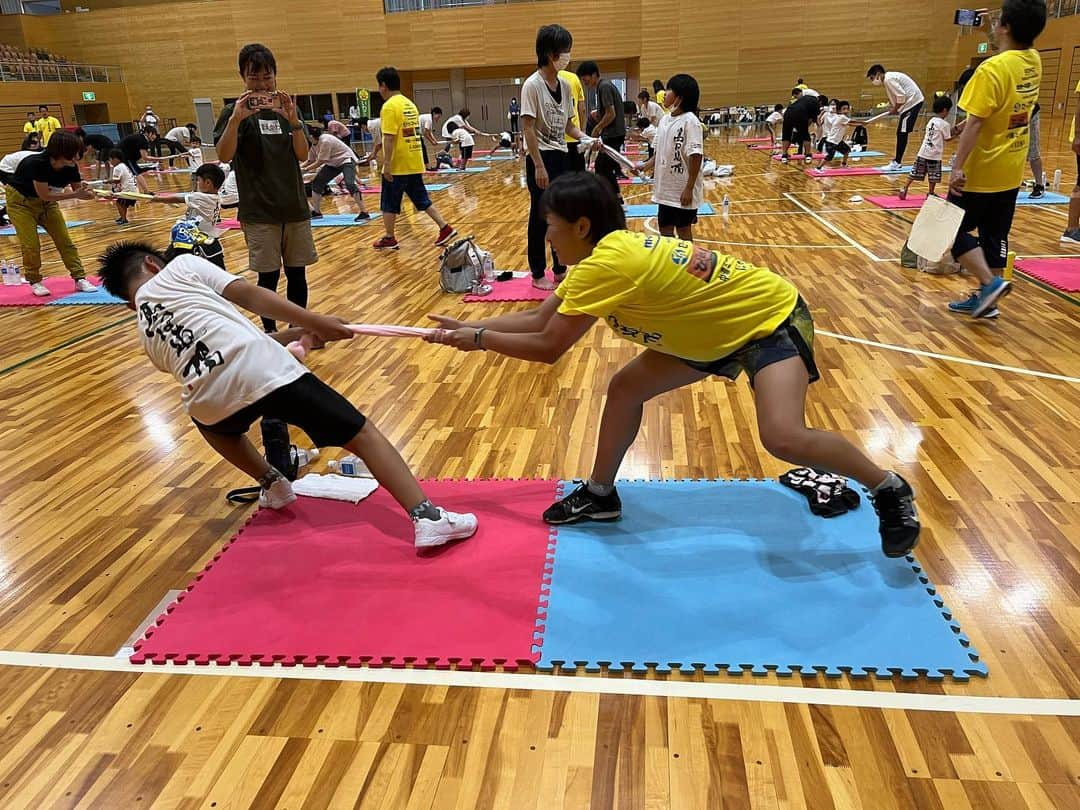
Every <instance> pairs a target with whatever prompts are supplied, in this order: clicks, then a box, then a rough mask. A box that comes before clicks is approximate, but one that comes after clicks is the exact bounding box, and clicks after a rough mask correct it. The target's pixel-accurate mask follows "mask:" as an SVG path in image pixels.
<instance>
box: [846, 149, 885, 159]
mask: <svg viewBox="0 0 1080 810" xmlns="http://www.w3.org/2000/svg"><path fill="white" fill-rule="evenodd" d="M837 154H839V152H838V153H837ZM864 157H885V153H884V152H874V151H873V150H871V151H869V152H852V153H851V154H850V155H848V160H850V159H851V158H864Z"/></svg>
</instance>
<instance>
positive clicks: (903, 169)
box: [875, 163, 952, 174]
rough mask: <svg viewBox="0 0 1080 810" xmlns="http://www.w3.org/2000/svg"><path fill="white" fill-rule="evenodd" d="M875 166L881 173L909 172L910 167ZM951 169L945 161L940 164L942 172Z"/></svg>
mask: <svg viewBox="0 0 1080 810" xmlns="http://www.w3.org/2000/svg"><path fill="white" fill-rule="evenodd" d="M875 168H876V169H877V170H878V171H879V172H881V173H882V174H911V169H912V167H911V166H901V167H900V168H899V169H890V168H888V166H887V165H886V166H877V167H875ZM951 171H952V166H950V165H949V164H947V163H945V164H942V166H941V172H942V174H948V173H949V172H951Z"/></svg>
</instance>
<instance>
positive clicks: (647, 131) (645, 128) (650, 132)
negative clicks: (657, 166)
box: [626, 101, 666, 160]
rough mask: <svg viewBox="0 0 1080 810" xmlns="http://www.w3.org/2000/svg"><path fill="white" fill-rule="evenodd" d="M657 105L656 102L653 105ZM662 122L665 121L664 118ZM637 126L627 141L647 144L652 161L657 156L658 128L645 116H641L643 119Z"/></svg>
mask: <svg viewBox="0 0 1080 810" xmlns="http://www.w3.org/2000/svg"><path fill="white" fill-rule="evenodd" d="M655 103H656V102H655V101H654V102H653V104H655ZM665 115H666V113H665ZM661 120H663V117H662V116H661ZM635 124H636V126H637V129H632V130H630V131H629V132H627V133H626V140H628V141H632V142H637V143H643V144H645V146H646V147H647V148H648V150H649V159H650V160H652V158H653V156H654V155H655V154H656V127H655V126H654V125H653V123H652V122H651V121H650V120H649V119H648V118H646V117H645V116H641V118H639V119H637V121H636V122H635Z"/></svg>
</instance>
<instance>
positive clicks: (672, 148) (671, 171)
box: [652, 113, 705, 208]
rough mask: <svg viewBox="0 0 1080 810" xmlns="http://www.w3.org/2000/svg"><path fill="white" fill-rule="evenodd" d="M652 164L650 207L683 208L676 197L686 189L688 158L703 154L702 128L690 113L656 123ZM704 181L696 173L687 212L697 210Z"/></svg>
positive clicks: (669, 117)
mask: <svg viewBox="0 0 1080 810" xmlns="http://www.w3.org/2000/svg"><path fill="white" fill-rule="evenodd" d="M655 149H656V163H655V171H654V172H653V196H652V200H653V202H654V203H658V204H660V205H668V206H671V207H673V208H684V207H685V206H683V204H682V202H681V201H680V199H679V198H680V197H682V193H683V191H684V190H685V189H686V175H687V173H688V172H689V170H690V166H689V160H688V158H689V157H690V156H691V155H704V154H705V133H704V128H703V127H702V126H701V122H700V121H699V120H698V118H697V116H696V115H694V114H693V113H682V114H681V115H671V114H670V113H669V114H667V115H665V116H664V117H663V118H661V119H660V125H659V126H658V127H657V128H656V146H655ZM704 181H705V178H704V175H703V174H702V173H701V172H698V176H697V182H696V183H695V184H694V197H693V199H692V200H691V202H690V206H689V207H690V208H699V207H700V206H701V203H702V202H703V199H704V190H705V189H704V186H705V182H704Z"/></svg>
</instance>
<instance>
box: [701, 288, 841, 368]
mask: <svg viewBox="0 0 1080 810" xmlns="http://www.w3.org/2000/svg"><path fill="white" fill-rule="evenodd" d="M789 357H801V358H802V361H803V364H804V365H805V366H806V371H807V373H808V374H809V375H810V382H815V381H817V380H818V379H819V378H820V377H821V375H820V374H819V373H818V367H817V363H816V362H814V319H813V318H812V317H811V315H810V310H809V309H807V306H806V302H805V301H803V300H802V298H801V297H800V298H799V299H798V301H796V302H795V309H793V310H792V311H791V314H790V315H788V317H787V319H786V320H785V321H784V322H783V323H782V324H780V325H779V326H778V327H776V329H775V330H774V331H773V333H772V334H771V335H766V336H765V337H763V338H758V339H757V340H751V341H750V342H749V343H747V344H746V345H745V346H740V347H739V348H738V349H736V350H735V351H733V352H732V353H731V354H729V355H728V356H727V357H722V358H720V359H719V360H709V361H705V362H700V361H697V360H683V362H684V363H686V365H688V366H690V367H691V368H696V369H697V370H698V371H704V372H706V373H707V374H717V375H719V376H721V377H727V378H728V379H730V380H734V379H736V378H737V377H738V376H739V374H740V373H742V372H743V371H745V372H746V373H747V374H748V375H749V376H750V385H751V386H753V384H754V377H756V376H757V373H758V372H759V371H761V370H762V369H763V368H765V367H766V366H771V365H772V364H773V363H779V362H780V361H781V360H787V359H788V358H789Z"/></svg>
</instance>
